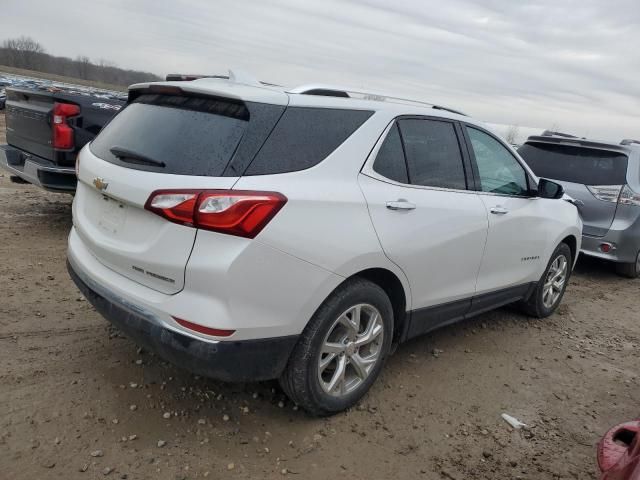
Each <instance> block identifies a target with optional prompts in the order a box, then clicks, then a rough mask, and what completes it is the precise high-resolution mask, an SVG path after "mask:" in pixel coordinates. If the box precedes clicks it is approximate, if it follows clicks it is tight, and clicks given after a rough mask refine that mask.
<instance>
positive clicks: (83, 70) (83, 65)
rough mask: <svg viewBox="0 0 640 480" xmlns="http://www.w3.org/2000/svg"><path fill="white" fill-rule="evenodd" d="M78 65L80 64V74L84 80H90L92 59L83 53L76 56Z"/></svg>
mask: <svg viewBox="0 0 640 480" xmlns="http://www.w3.org/2000/svg"><path fill="white" fill-rule="evenodd" d="M76 65H77V66H78V76H79V77H80V78H82V79H84V80H88V79H89V69H90V68H91V66H92V63H91V59H90V58H89V57H87V56H84V55H81V56H79V57H78V58H76Z"/></svg>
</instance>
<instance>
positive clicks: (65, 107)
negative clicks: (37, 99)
mask: <svg viewBox="0 0 640 480" xmlns="http://www.w3.org/2000/svg"><path fill="white" fill-rule="evenodd" d="M78 115H80V107H79V106H78V105H74V104H72V103H59V102H56V103H54V104H53V124H52V135H53V141H52V144H53V148H57V149H60V150H69V149H71V148H74V147H75V138H74V134H73V128H71V126H70V125H69V124H68V123H67V120H68V119H69V118H71V117H76V116H78Z"/></svg>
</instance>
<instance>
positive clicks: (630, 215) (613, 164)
mask: <svg viewBox="0 0 640 480" xmlns="http://www.w3.org/2000/svg"><path fill="white" fill-rule="evenodd" d="M518 153H519V154H520V155H521V156H522V158H524V160H525V161H526V162H527V163H528V164H529V166H530V167H531V168H532V169H533V171H534V172H535V174H536V175H538V176H539V177H544V178H549V179H552V180H554V181H556V182H558V183H561V184H562V186H563V187H564V190H565V192H566V193H567V195H569V196H571V197H572V198H573V199H574V201H575V203H576V205H577V206H578V210H579V211H580V214H581V215H582V220H583V222H584V228H583V235H582V250H581V251H582V253H584V254H586V255H591V256H594V257H599V258H603V259H606V260H610V261H612V262H615V263H616V269H617V271H618V273H619V274H620V275H623V276H626V277H630V278H636V277H638V276H639V275H640V141H637V140H623V141H622V142H621V143H620V144H615V143H606V142H599V141H592V140H587V139H584V138H578V137H574V136H572V135H567V134H562V133H558V132H549V131H545V132H544V133H543V134H542V135H541V136H532V137H529V138H528V139H527V141H526V142H525V143H524V144H523V145H522V146H521V147H520V148H519V149H518Z"/></svg>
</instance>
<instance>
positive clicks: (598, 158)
mask: <svg viewBox="0 0 640 480" xmlns="http://www.w3.org/2000/svg"><path fill="white" fill-rule="evenodd" d="M518 153H519V154H520V156H521V157H522V158H523V159H524V160H525V162H527V164H528V165H529V166H530V167H531V169H532V170H533V171H534V173H535V174H536V175H537V176H539V177H544V178H550V179H553V180H560V181H565V182H573V183H582V184H584V185H623V184H625V183H627V162H628V159H627V156H626V155H624V154H622V153H618V152H612V151H607V150H598V149H594V148H586V147H577V146H570V145H554V144H550V143H525V144H524V145H522V146H521V147H520V148H519V149H518Z"/></svg>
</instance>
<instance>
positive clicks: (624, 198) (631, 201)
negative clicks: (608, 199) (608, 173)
mask: <svg viewBox="0 0 640 480" xmlns="http://www.w3.org/2000/svg"><path fill="white" fill-rule="evenodd" d="M618 203H619V204H620V205H635V206H640V194H639V193H636V192H634V191H633V190H631V188H630V187H629V185H625V186H624V187H622V192H620V199H619V200H618Z"/></svg>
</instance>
